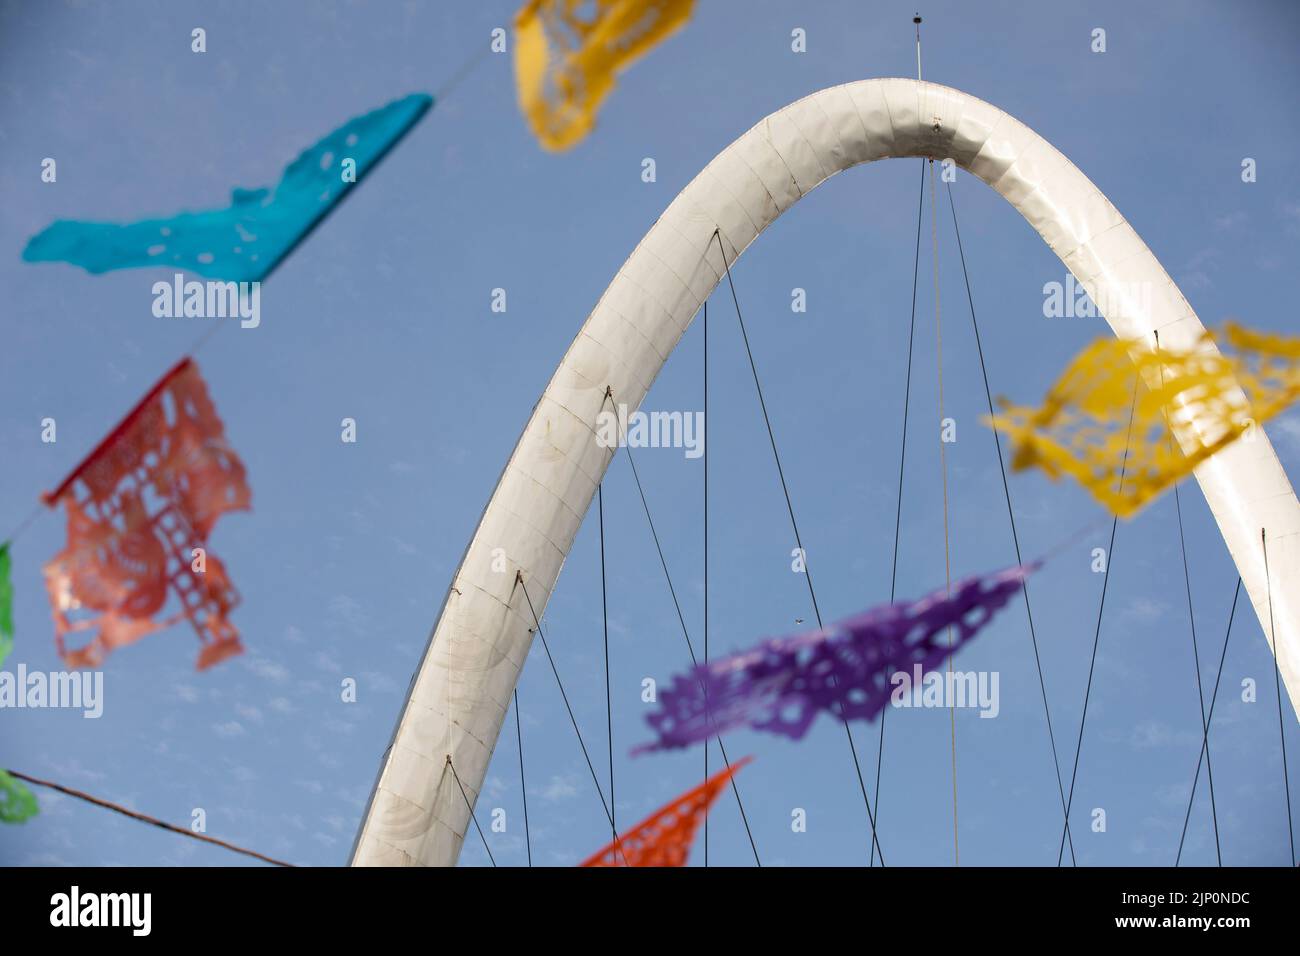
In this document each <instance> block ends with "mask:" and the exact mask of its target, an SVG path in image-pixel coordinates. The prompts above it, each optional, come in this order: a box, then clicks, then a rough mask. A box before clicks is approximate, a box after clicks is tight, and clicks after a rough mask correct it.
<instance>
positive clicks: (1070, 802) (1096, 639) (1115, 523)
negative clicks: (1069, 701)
mask: <svg viewBox="0 0 1300 956" xmlns="http://www.w3.org/2000/svg"><path fill="white" fill-rule="evenodd" d="M1139 386H1140V382H1139V381H1134V383H1133V402H1132V404H1131V405H1130V406H1129V413H1128V437H1127V438H1126V439H1125V441H1124V457H1123V459H1122V460H1121V463H1120V468H1119V490H1120V492H1121V493H1122V492H1123V491H1124V476H1125V473H1126V472H1127V470H1128V451H1129V444H1130V443H1131V442H1132V440H1133V413H1134V412H1135V411H1136V410H1137V390H1138V388H1139ZM1118 527H1119V516H1118V515H1116V516H1115V518H1114V519H1113V520H1112V521H1111V523H1110V544H1109V545H1107V546H1106V574H1105V576H1104V577H1103V578H1102V579H1101V601H1100V603H1099V604H1098V606H1097V629H1096V631H1095V632H1094V633H1093V636H1092V659H1091V661H1090V662H1089V664H1088V684H1087V686H1086V687H1085V688H1084V692H1083V714H1082V716H1080V718H1079V739H1078V740H1077V741H1076V742H1075V745H1074V770H1073V771H1072V772H1071V774H1070V794H1069V796H1068V797H1067V798H1066V800H1065V827H1064V829H1062V830H1061V846H1060V849H1058V850H1057V851H1056V865H1057V866H1060V865H1061V862H1062V861H1063V860H1064V858H1065V837H1066V834H1067V833H1069V828H1070V810H1071V808H1072V807H1073V806H1074V784H1075V782H1076V781H1077V780H1078V778H1079V755H1080V754H1081V753H1083V728H1084V725H1085V724H1086V723H1087V721H1088V701H1089V699H1091V697H1092V677H1093V673H1094V672H1095V671H1096V668H1097V645H1098V644H1099V643H1100V642H1101V618H1102V614H1103V613H1104V612H1105V610H1106V588H1107V585H1109V584H1110V572H1111V567H1112V564H1113V560H1112V559H1113V558H1114V551H1115V529H1116V528H1118Z"/></svg>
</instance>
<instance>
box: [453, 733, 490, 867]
mask: <svg viewBox="0 0 1300 956" xmlns="http://www.w3.org/2000/svg"><path fill="white" fill-rule="evenodd" d="M447 766H448V767H450V768H451V775H452V777H453V778H455V780H456V786H457V787H458V788H460V796H461V799H462V800H464V801H465V808H466V809H467V810H469V818H470V819H471V820H473V821H474V829H475V830H477V831H478V838H479V839H480V840H482V841H483V849H485V850H487V855H488V860H489V861H491V863H492V866H493V868H495V867H496V865H497V861H496V858H495V857H494V856H493V855H492V848H491V847H490V846H488V841H487V837H485V836H484V835H483V828H482V827H481V826H479V825H478V815H477V814H476V813H475V812H474V804H472V803H470V802H469V794H467V793H466V792H465V785H464V784H463V783H461V782H460V774H458V773H457V772H456V765H455V764H454V763H452V762H451V754H447Z"/></svg>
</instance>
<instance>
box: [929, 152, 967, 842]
mask: <svg viewBox="0 0 1300 956" xmlns="http://www.w3.org/2000/svg"><path fill="white" fill-rule="evenodd" d="M936 192H937V191H936V188H935V179H934V160H933V159H932V160H930V238H931V244H932V246H933V250H934V329H935V364H936V365H937V367H938V372H939V374H938V379H939V424H940V428H942V427H943V420H944V418H943V321H942V319H941V318H940V312H939V203H938V198H937V195H936ZM947 444H948V443H947V442H946V441H944V440H943V435H942V434H940V436H939V473H940V476H941V478H942V484H943V580H944V587H945V588H946V589H947V590H946V593H947V596H948V597H950V598H951V597H952V549H951V547H950V545H949V535H948V450H947V447H946V446H947ZM952 642H953V637H952V625H949V626H948V660H947V664H948V686H949V687H951V686H952ZM948 725H949V730H950V733H951V737H950V738H949V739H950V740H951V743H952V748H951V749H952V865H953V866H960V865H961V854H960V851H959V850H958V845H957V702H956V700H955V699H952V700H949V701H948Z"/></svg>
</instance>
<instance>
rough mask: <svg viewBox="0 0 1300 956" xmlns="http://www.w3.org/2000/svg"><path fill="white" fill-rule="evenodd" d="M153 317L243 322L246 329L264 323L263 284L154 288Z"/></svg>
mask: <svg viewBox="0 0 1300 956" xmlns="http://www.w3.org/2000/svg"><path fill="white" fill-rule="evenodd" d="M153 314H154V315H155V316H156V317H158V318H160V319H181V318H185V319H239V320H240V321H239V325H240V327H241V328H245V329H255V328H257V327H258V326H259V325H260V324H261V323H262V283H260V282H218V281H208V282H186V281H185V276H184V275H183V274H181V273H179V272H178V273H176V275H175V277H174V278H173V280H172V281H171V282H155V283H154V284H153Z"/></svg>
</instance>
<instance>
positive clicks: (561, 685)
mask: <svg viewBox="0 0 1300 956" xmlns="http://www.w3.org/2000/svg"><path fill="white" fill-rule="evenodd" d="M515 580H516V581H518V582H519V588H520V590H522V591H523V592H524V600H525V601H527V602H528V610H529V612H530V613H531V614H532V616H533V626H534V627H535V628H536V630H537V636H538V637H540V638H541V639H542V650H544V651H545V652H546V660H547V661H548V662H549V663H550V665H551V673H552V674H554V675H555V683H556V686H558V687H559V688H560V697H561V698H563V699H564V709H565V710H567V711H568V712H569V722H570V723H571V724H573V732H574V734H575V735H577V738H578V746H579V747H581V748H582V756H583V758H584V759H585V760H586V761H587V769H588V770H589V771H591V782H592V783H593V784H595V785H596V795H597V796H598V797H600V806H601V808H602V809H603V810H604V811H605V819H606V820H608V821H609V825H610V829H613V828H614V815H613V814H612V813H610V812H609V804H607V803H606V802H605V791H604V790H602V789H601V786H600V778H599V777H598V776H596V767H595V764H593V763H592V762H591V754H590V753H588V752H587V744H586V742H585V741H584V740H583V739H582V731H581V730H579V729H578V718H577V717H575V716H574V715H573V707H572V706H571V705H570V704H569V695H568V694H567V693H565V690H564V681H562V680H560V672H559V670H558V669H557V668H556V666H555V658H554V657H552V656H551V647H550V645H549V644H548V643H547V642H546V634H545V633H544V632H543V631H542V622H541V621H539V620H538V619H537V609H536V608H535V607H533V599H532V597H531V596H530V595H529V594H528V585H527V584H525V583H524V575H523V572H521V571H516V572H515ZM614 839H615V840H616V841H617V840H618V835H617V831H615V836H614Z"/></svg>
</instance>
